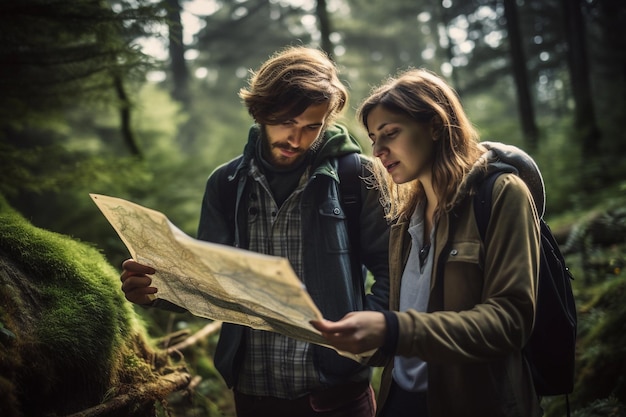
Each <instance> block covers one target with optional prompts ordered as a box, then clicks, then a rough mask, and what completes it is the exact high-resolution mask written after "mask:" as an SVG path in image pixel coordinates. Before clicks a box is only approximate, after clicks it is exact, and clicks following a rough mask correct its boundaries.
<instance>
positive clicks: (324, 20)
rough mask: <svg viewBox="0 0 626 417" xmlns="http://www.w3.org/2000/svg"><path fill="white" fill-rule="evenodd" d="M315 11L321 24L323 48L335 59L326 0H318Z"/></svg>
mask: <svg viewBox="0 0 626 417" xmlns="http://www.w3.org/2000/svg"><path fill="white" fill-rule="evenodd" d="M315 13H316V15H317V20H318V21H319V25H320V32H321V40H320V42H321V44H322V49H323V50H324V51H326V53H327V54H328V56H329V57H330V58H331V59H333V44H332V42H331V41H330V32H331V30H330V18H329V16H328V9H327V8H326V0H317V6H316V10H315Z"/></svg>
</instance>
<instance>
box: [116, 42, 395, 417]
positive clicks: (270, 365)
mask: <svg viewBox="0 0 626 417" xmlns="http://www.w3.org/2000/svg"><path fill="white" fill-rule="evenodd" d="M239 95H240V97H241V98H242V99H243V101H244V103H245V105H246V107H247V109H248V111H249V113H250V115H251V116H252V117H253V118H254V121H255V122H256V124H255V125H254V126H253V127H252V128H251V129H250V131H249V135H248V143H247V144H246V146H245V148H244V151H243V154H242V155H241V156H239V157H237V158H235V159H234V160H232V161H230V162H228V163H226V164H224V165H222V166H220V167H219V168H217V170H216V171H215V172H214V173H213V174H212V175H211V176H210V177H209V179H208V181H207V186H206V190H205V195H204V199H203V202H202V210H201V216H200V225H199V228H198V238H199V239H202V240H207V241H210V242H215V243H221V244H226V245H232V246H236V247H240V248H244V249H248V250H252V251H255V252H260V253H264V254H270V255H274V256H282V257H285V258H287V259H289V261H290V263H291V265H292V267H293V269H294V271H295V272H296V274H297V275H298V276H299V277H300V278H301V279H302V281H303V283H304V285H305V286H306V288H307V291H308V292H309V294H310V295H311V297H312V299H313V300H314V302H315V303H316V305H317V307H318V308H319V309H320V311H321V312H322V314H323V315H324V317H325V318H327V319H330V320H338V319H340V318H341V317H343V316H344V315H345V314H346V313H347V312H349V311H354V310H361V309H384V308H387V299H388V292H389V283H388V238H389V235H388V226H387V223H386V221H385V220H384V213H383V207H382V206H381V204H380V203H379V195H378V192H377V191H375V190H373V189H371V187H368V186H367V185H366V184H365V183H364V182H363V181H359V183H360V188H361V198H360V200H361V205H362V207H361V211H360V216H359V219H357V221H358V224H359V230H358V235H359V236H349V235H348V220H347V218H346V214H345V212H344V210H343V207H342V196H341V195H340V194H341V193H340V191H341V186H340V184H339V181H340V178H339V176H338V174H337V173H338V168H339V166H338V164H339V162H338V157H340V156H342V155H345V154H349V153H360V148H359V146H358V143H357V142H356V141H355V140H354V139H353V138H352V137H351V136H350V134H349V133H348V131H347V130H346V129H345V128H344V127H342V126H340V125H336V124H334V121H335V120H336V118H337V117H338V115H339V113H340V112H341V111H342V109H343V108H344V106H345V104H346V102H347V99H348V94H347V91H346V88H345V87H344V86H343V84H342V83H341V82H340V81H339V79H338V77H337V70H336V67H335V65H334V64H333V63H332V61H330V60H329V59H328V57H327V56H326V55H325V54H324V53H322V52H321V51H319V50H316V49H311V48H305V47H291V48H287V49H285V50H283V51H280V52H279V53H277V54H275V55H274V56H272V57H270V59H269V60H268V61H266V62H265V63H264V64H262V66H261V67H260V69H259V70H258V72H256V73H253V74H252V76H251V78H250V82H249V86H248V88H243V89H242V90H241V91H240V93H239ZM369 163H370V162H369V160H368V159H367V158H365V157H363V156H360V165H361V167H360V170H359V172H357V173H355V175H359V176H360V177H365V176H369V171H368V168H367V167H368V164H369ZM233 200H234V201H233ZM356 255H358V259H359V260H358V261H355V259H356V258H357V256H356ZM360 260H362V264H361V261H360ZM351 261H352V263H351ZM355 264H357V265H355ZM363 266H365V267H366V268H367V269H368V270H369V271H371V272H372V274H373V275H374V277H375V283H374V285H373V287H372V291H371V294H368V295H367V296H365V288H364V286H365V277H364V274H363ZM123 267H124V271H123V273H122V276H121V279H122V282H123V284H122V289H123V291H124V292H125V294H126V298H127V299H128V300H130V301H132V302H135V303H138V304H148V303H149V298H148V295H149V294H153V293H155V292H156V291H157V290H156V288H153V287H150V278H149V277H148V276H146V275H145V274H149V273H153V272H154V271H152V270H151V269H150V268H146V267H145V266H142V265H139V264H137V263H136V262H134V261H132V260H128V261H126V262H125V263H124V265H123ZM161 302H163V301H161ZM214 360H215V365H216V367H217V369H218V370H219V371H220V373H221V374H222V376H223V378H224V380H225V381H226V383H227V385H228V386H229V387H231V388H233V390H234V398H235V406H236V410H237V415H238V416H239V417H246V416H254V417H258V416H264V415H267V416H289V417H293V416H299V417H306V416H328V417H330V416H350V417H359V416H364V417H365V416H367V417H372V416H373V415H374V412H375V406H374V399H373V397H372V390H371V388H370V384H369V376H370V371H369V369H368V368H367V367H365V366H363V365H361V364H358V363H357V362H355V361H353V360H351V359H347V358H345V357H342V356H340V355H338V354H337V353H336V352H335V351H334V350H331V349H328V348H325V347H321V346H317V345H312V344H309V343H305V342H302V341H298V340H294V339H291V338H288V337H286V336H283V335H280V334H276V333H272V332H267V331H260V330H254V329H251V328H247V327H244V326H239V325H233V324H224V325H223V327H222V330H221V334H220V339H219V342H218V345H217V348H216V352H215V357H214Z"/></svg>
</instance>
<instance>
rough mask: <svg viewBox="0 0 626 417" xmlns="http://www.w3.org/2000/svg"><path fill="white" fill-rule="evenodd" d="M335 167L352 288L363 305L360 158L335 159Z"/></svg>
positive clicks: (364, 272) (351, 156) (353, 156)
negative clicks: (348, 246)
mask: <svg viewBox="0 0 626 417" xmlns="http://www.w3.org/2000/svg"><path fill="white" fill-rule="evenodd" d="M337 165H338V167H337V174H338V175H339V191H340V193H341V205H342V207H343V211H344V212H345V214H346V218H347V222H348V237H349V239H350V265H351V267H352V283H353V288H354V291H355V293H356V294H361V295H362V299H363V303H365V288H364V283H365V278H366V271H365V267H364V266H363V262H361V224H360V218H361V206H362V201H361V174H362V168H361V158H360V157H359V154H358V153H349V154H345V155H342V156H340V157H339V158H337ZM364 305H365V304H364Z"/></svg>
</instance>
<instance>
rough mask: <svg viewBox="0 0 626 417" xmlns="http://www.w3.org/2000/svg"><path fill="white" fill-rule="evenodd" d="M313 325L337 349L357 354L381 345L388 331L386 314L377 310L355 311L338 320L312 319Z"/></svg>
mask: <svg viewBox="0 0 626 417" xmlns="http://www.w3.org/2000/svg"><path fill="white" fill-rule="evenodd" d="M311 325H312V326H313V327H315V328H316V329H317V330H319V331H320V332H322V336H323V337H324V338H325V339H326V340H328V342H329V343H330V344H331V345H333V346H334V347H336V348H337V349H339V350H344V351H347V352H351V353H355V354H361V353H364V352H369V351H372V350H374V349H377V348H379V347H381V346H382V345H383V342H384V341H385V334H386V332H387V326H386V323H385V316H384V315H383V313H380V312H377V311H355V312H352V313H348V314H346V315H345V316H344V317H343V318H342V319H341V320H339V321H337V322H332V321H328V320H320V321H318V320H312V321H311Z"/></svg>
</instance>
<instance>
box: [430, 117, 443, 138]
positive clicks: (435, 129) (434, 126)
mask: <svg viewBox="0 0 626 417" xmlns="http://www.w3.org/2000/svg"><path fill="white" fill-rule="evenodd" d="M442 130H443V122H442V121H441V117H439V116H434V117H433V118H432V120H431V121H430V135H431V136H432V138H433V141H438V140H439V139H441V132H442Z"/></svg>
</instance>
